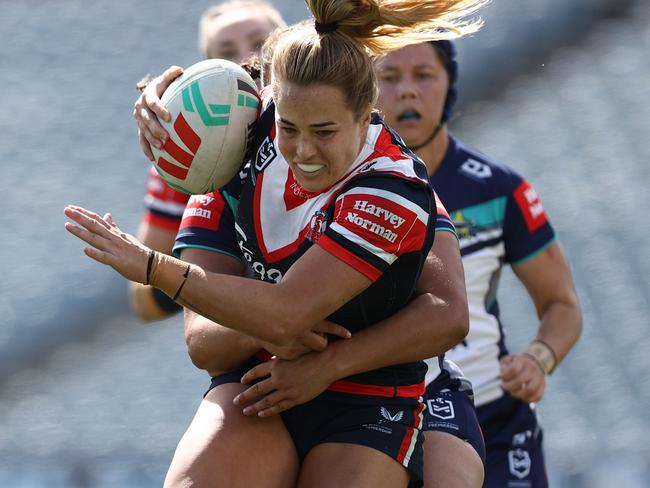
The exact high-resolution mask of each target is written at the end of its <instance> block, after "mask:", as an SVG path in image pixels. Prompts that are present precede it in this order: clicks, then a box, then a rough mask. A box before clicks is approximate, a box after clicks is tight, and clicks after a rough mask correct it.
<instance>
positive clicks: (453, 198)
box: [430, 136, 555, 406]
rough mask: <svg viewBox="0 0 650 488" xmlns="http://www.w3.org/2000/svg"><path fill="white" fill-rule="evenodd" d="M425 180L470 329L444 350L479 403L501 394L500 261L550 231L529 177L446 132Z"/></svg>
mask: <svg viewBox="0 0 650 488" xmlns="http://www.w3.org/2000/svg"><path fill="white" fill-rule="evenodd" d="M430 180H431V183H432V185H433V187H434V188H435V190H436V192H437V193H438V195H439V196H440V198H441V200H442V201H443V203H444V205H445V207H446V208H447V210H448V211H449V215H450V217H451V219H452V221H453V223H454V225H455V227H456V232H457V234H458V237H459V243H460V250H461V255H462V258H463V266H464V269H465V284H466V287H467V299H468V303H469V312H470V332H469V334H468V336H467V337H466V338H465V340H464V341H463V343H462V344H460V345H458V346H456V347H455V348H454V349H453V350H452V351H450V352H449V353H448V357H449V358H450V359H451V360H453V361H454V362H455V363H456V364H458V366H460V368H461V369H462V370H463V373H464V374H465V375H466V376H467V377H468V378H469V379H470V380H471V382H472V385H473V388H474V394H475V401H476V404H477V406H480V405H483V404H485V403H487V402H489V401H492V400H495V399H496V398H498V397H499V396H501V395H502V394H503V392H502V390H501V388H500V386H499V385H500V380H499V362H498V360H499V358H500V357H501V356H502V355H504V354H506V352H507V351H506V348H505V344H504V340H503V331H502V328H501V323H500V321H499V306H498V303H497V297H496V292H497V287H498V283H499V277H500V273H501V269H502V267H503V265H504V264H505V263H508V264H514V265H516V264H518V263H523V262H525V261H526V260H527V259H530V258H531V257H533V256H535V255H537V254H538V253H540V252H542V251H543V250H544V249H546V248H547V247H548V246H549V245H551V244H552V243H553V242H554V240H555V234H554V231H553V228H552V227H551V224H550V223H549V221H548V218H547V216H546V213H545V211H544V208H543V207H542V203H541V201H540V199H539V196H538V195H537V193H536V192H535V190H534V189H533V187H532V186H531V185H530V183H528V182H527V181H526V180H525V179H524V178H522V177H521V176H520V175H519V174H517V172H515V171H514V170H513V169H512V168H509V167H508V166H505V165H504V164H501V163H498V162H496V161H494V160H492V159H490V158H488V157H487V156H485V155H483V154H481V153H479V152H478V151H477V150H476V149H474V148H472V147H469V146H467V145H466V144H463V143H462V142H460V141H459V140H458V139H456V138H454V137H451V136H450V137H449V148H448V150H447V153H446V155H445V158H444V159H443V161H442V163H441V164H440V166H439V167H438V169H437V170H436V172H435V173H434V174H433V175H432V176H431V178H430Z"/></svg>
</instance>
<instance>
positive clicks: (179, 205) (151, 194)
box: [143, 166, 190, 233]
mask: <svg viewBox="0 0 650 488" xmlns="http://www.w3.org/2000/svg"><path fill="white" fill-rule="evenodd" d="M189 198H190V196H189V195H186V194H185V193H181V192H180V191H178V190H175V189H173V188H172V187H171V186H169V185H168V184H167V183H165V181H164V180H163V179H162V178H161V177H160V175H159V174H158V172H157V171H156V170H155V168H154V167H153V166H152V167H151V168H150V169H149V172H148V173H147V193H146V195H145V197H144V206H145V214H144V217H143V220H144V221H145V222H146V223H148V224H149V225H151V226H152V227H158V228H161V229H165V230H168V231H170V232H174V233H176V232H177V231H178V227H179V225H180V223H181V218H182V216H183V211H184V210H185V205H186V204H187V200H188V199H189Z"/></svg>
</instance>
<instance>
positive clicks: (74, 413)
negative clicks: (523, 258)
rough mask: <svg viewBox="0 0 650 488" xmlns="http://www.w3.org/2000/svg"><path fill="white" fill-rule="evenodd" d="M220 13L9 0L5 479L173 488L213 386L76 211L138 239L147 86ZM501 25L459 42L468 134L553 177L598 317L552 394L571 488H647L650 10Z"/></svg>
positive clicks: (510, 300)
mask: <svg viewBox="0 0 650 488" xmlns="http://www.w3.org/2000/svg"><path fill="white" fill-rule="evenodd" d="M211 4H212V2H210V1H195V2H175V1H172V0H158V1H154V0H141V1H139V2H129V1H126V0H114V1H107V0H104V1H94V2H83V1H81V0H57V1H54V0H51V1H44V0H14V1H11V0H0V42H1V45H2V46H3V49H1V50H0V108H1V110H2V111H1V112H0V168H1V170H2V176H1V177H0V198H1V200H0V202H1V203H0V205H1V206H2V207H1V209H2V211H1V212H0V229H2V235H3V237H4V239H3V241H4V243H3V246H2V247H1V248H0V272H1V273H0V276H1V277H2V280H0V486H11V487H21V486H24V487H40V486H48V487H52V486H61V487H95V486H97V487H104V486H115V487H130V486H132V487H149V486H159V485H160V484H161V482H162V479H163V477H164V473H165V469H166V467H167V464H168V463H169V461H170V459H171V456H172V454H173V450H174V447H175V445H176V442H177V441H178V439H179V438H180V436H181V434H182V432H183V431H184V429H185V428H186V426H187V425H188V423H189V421H190V420H191V417H192V415H193V413H194V411H195V409H196V407H197V405H198V403H199V401H200V398H201V394H202V392H203V391H204V389H205V387H206V386H207V376H206V375H205V374H204V373H202V372H200V371H198V370H196V369H195V368H194V367H193V366H192V365H191V363H190V362H189V359H188V358H187V356H186V353H185V349H184V343H183V336H182V324H181V318H180V317H175V318H173V319H170V320H167V321H164V322H161V323H159V324H156V325H143V324H141V323H139V322H138V321H137V320H135V319H133V318H131V317H130V316H129V313H128V306H127V301H126V285H125V283H124V282H123V281H122V280H121V279H120V278H118V277H117V276H116V275H115V274H114V273H113V272H112V271H111V270H108V269H104V268H103V267H101V266H100V265H98V264H96V263H94V262H92V261H91V260H89V259H87V258H85V257H84V256H83V254H82V252H81V248H82V246H81V245H80V244H79V243H78V242H75V240H74V239H73V238H72V237H70V236H68V235H66V233H65V231H64V230H63V223H64V221H65V219H64V217H63V214H62V209H63V207H64V206H65V205H66V204H67V203H76V204H80V205H84V206H88V207H90V208H92V209H96V210H97V211H100V212H105V211H111V212H112V213H113V215H114V216H115V219H116V220H117V222H118V223H119V224H120V225H121V226H122V227H123V228H124V229H125V230H128V231H131V232H135V230H136V228H137V225H138V222H139V220H140V217H141V215H142V196H143V191H144V180H145V173H146V171H147V168H148V162H147V161H146V159H145V158H144V157H143V156H142V155H141V153H140V150H139V146H138V144H137V138H136V129H135V124H134V122H133V119H132V115H131V112H132V105H133V101H134V100H135V98H136V95H137V94H136V92H135V90H134V83H135V81H137V80H138V79H139V78H140V77H141V76H142V75H143V74H144V73H146V72H151V73H154V74H155V73H158V72H160V71H161V70H162V69H164V68H165V67H167V66H168V65H170V64H180V65H185V66H187V65H189V64H191V63H193V62H195V61H197V60H198V54H197V48H196V27H197V20H198V17H199V15H200V14H201V12H202V11H203V10H204V9H205V8H206V7H207V6H209V5H211ZM275 4H276V5H278V6H279V7H280V9H281V11H282V13H283V14H284V15H285V16H286V18H287V20H288V21H289V22H293V21H296V20H300V19H302V18H304V17H305V15H306V10H305V9H304V7H303V3H302V2H299V1H297V0H285V1H276V2H275ZM483 16H484V18H485V19H486V25H485V28H484V29H483V30H482V31H481V32H479V33H478V34H477V35H475V36H474V37H473V38H470V39H465V40H462V41H460V42H459V49H460V56H461V58H460V59H461V79H462V83H461V103H460V105H459V110H458V115H457V117H456V118H455V119H454V120H453V122H452V129H453V130H454V131H455V132H456V133H457V134H458V135H460V136H461V137H463V138H464V139H465V140H466V141H467V142H470V143H471V144H473V145H475V146H477V147H478V148H480V149H481V150H482V151H484V152H486V153H488V154H490V155H492V156H495V157H497V158H500V159H501V160H503V161H504V162H506V163H508V164H510V165H512V166H513V167H515V168H517V169H518V170H519V171H520V172H522V173H523V174H524V175H525V176H527V177H528V179H529V180H530V181H531V182H532V183H533V184H534V185H535V187H536V189H537V190H538V192H539V193H540V194H541V196H542V199H543V201H544V204H545V207H546V209H547V211H548V212H549V214H550V215H551V218H552V221H553V224H554V225H555V227H556V229H557V231H558V233H559V236H560V239H561V241H562V243H563V245H564V247H565V249H566V251H567V253H568V255H569V257H570V259H571V263H572V267H573V271H574V275H575V280H576V284H577V286H578V291H579V294H580V298H581V301H582V305H583V309H584V318H585V331H584V335H583V337H582V339H581V341H580V343H579V344H578V346H577V347H576V348H575V350H574V351H573V353H572V354H571V356H570V357H569V358H568V359H567V360H566V361H565V363H564V364H563V365H562V367H561V368H560V369H559V370H558V371H557V373H555V374H554V375H553V376H552V377H550V379H549V386H548V393H547V395H546V397H545V399H544V401H543V402H542V403H541V404H540V406H539V410H540V414H541V417H542V422H543V425H544V427H545V436H546V451H547V456H548V460H549V470H550V477H551V480H552V483H553V486H560V487H589V488H592V487H595V488H600V487H610V486H613V485H614V484H615V483H618V484H619V485H620V486H625V487H632V488H635V487H642V486H647V484H648V482H647V479H648V475H649V474H650V473H649V471H650V469H649V466H650V444H649V442H648V438H649V434H650V426H649V418H648V410H649V408H650V380H649V378H650V374H649V373H650V358H649V354H650V337H649V336H648V316H649V315H650V305H649V300H648V296H649V284H648V273H649V272H650V251H649V250H648V245H647V243H646V242H645V240H644V238H645V237H646V236H647V235H648V233H649V231H650V219H649V218H648V215H647V208H649V206H650V202H649V201H648V190H647V187H648V183H650V177H649V176H650V175H649V172H650V170H649V169H648V165H647V160H648V158H649V157H650V143H649V142H648V137H649V136H650V131H649V130H650V117H649V115H650V111H649V108H650V107H649V106H650V101H649V100H650V61H649V59H650V58H649V56H648V52H649V50H650V31H649V30H648V28H647V25H648V22H649V21H650V8H649V7H648V5H647V2H640V1H639V2H634V1H619V2H606V1H599V0H591V1H588V0H574V1H572V2H565V1H560V0H530V1H528V2H525V4H524V3H523V2H518V1H516V0H494V1H493V2H492V4H491V5H490V6H489V7H488V8H487V9H485V10H484V12H483ZM499 298H500V300H501V304H502V310H503V319H504V324H505V327H506V331H507V333H508V334H509V335H508V339H509V342H510V345H511V347H512V349H514V350H517V349H518V348H523V347H525V344H527V342H528V341H529V340H530V339H531V338H532V337H533V335H534V330H535V316H534V310H533V308H532V306H531V304H530V300H529V299H528V298H527V296H526V294H525V292H524V290H523V289H522V287H521V286H519V285H518V284H517V283H516V281H515V279H514V278H513V277H512V274H511V273H506V275H505V276H504V280H503V285H502V287H501V291H500V294H499Z"/></svg>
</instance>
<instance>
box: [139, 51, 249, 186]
mask: <svg viewBox="0 0 650 488" xmlns="http://www.w3.org/2000/svg"><path fill="white" fill-rule="evenodd" d="M161 100H162V102H163V104H164V105H165V107H166V108H167V110H168V111H169V113H170V114H171V122H165V121H162V120H161V121H160V123H161V124H162V126H163V127H164V128H165V129H166V130H167V132H168V133H169V136H170V137H169V139H168V140H167V142H166V143H165V145H164V146H163V148H162V149H157V148H155V147H152V148H151V149H152V151H153V154H154V157H155V161H154V167H155V168H156V170H157V171H158V173H159V174H160V176H161V177H162V179H163V180H165V182H167V184H168V185H169V186H171V187H173V188H175V189H177V190H179V191H182V192H183V193H187V194H190V195H200V194H203V193H209V192H211V191H213V190H215V189H217V188H219V187H221V186H223V185H225V184H226V183H228V181H230V179H231V178H232V177H233V176H235V174H236V173H237V171H238V170H239V169H240V167H241V165H242V163H243V161H244V156H245V154H246V147H247V144H248V139H249V136H250V133H251V132H252V128H253V126H254V124H255V121H256V120H257V117H258V114H259V108H260V99H259V96H258V93H257V88H256V86H255V82H254V81H253V79H252V78H251V77H250V76H249V75H248V73H246V71H244V69H243V68H241V67H240V66H239V65H237V64H235V63H232V62H230V61H226V60H224V59H207V60H205V61H201V62H199V63H196V64H194V65H192V66H190V67H189V68H188V69H186V70H185V71H184V72H183V74H182V75H181V76H179V77H178V78H177V79H176V80H174V82H173V83H172V84H171V85H170V86H169V88H167V90H166V91H165V93H164V94H163V96H162V98H161Z"/></svg>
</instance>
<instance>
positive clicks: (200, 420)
mask: <svg viewBox="0 0 650 488" xmlns="http://www.w3.org/2000/svg"><path fill="white" fill-rule="evenodd" d="M244 388H245V387H244V386H243V385H241V384H239V383H226V384H221V385H219V386H217V387H215V388H212V389H211V390H210V391H209V392H208V393H207V394H206V396H205V398H204V399H203V401H202V402H201V404H200V406H199V408H198V410H197V412H196V415H195V416H194V419H193V420H192V423H191V424H190V426H189V427H188V429H187V431H186V432H185V434H184V435H183V437H182V439H181V440H180V442H179V444H178V446H177V448H176V452H175V453H174V458H173V459H172V462H171V465H170V467H169V471H168V472H167V477H166V479H165V487H168V488H172V487H179V486H227V487H229V488H240V487H241V488H248V487H250V486H256V487H264V488H292V487H293V486H294V484H295V480H296V476H297V472H298V457H297V454H296V451H295V447H294V445H293V441H292V440H291V437H290V436H289V434H288V433H287V430H286V428H285V427H284V424H283V422H282V419H281V418H280V417H279V416H275V417H273V418H268V419H260V418H257V417H246V416H244V415H243V414H242V413H241V409H240V408H238V407H235V406H234V405H233V404H232V399H233V398H234V397H235V396H236V395H237V394H238V393H240V392H241V391H243V389H244Z"/></svg>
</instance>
